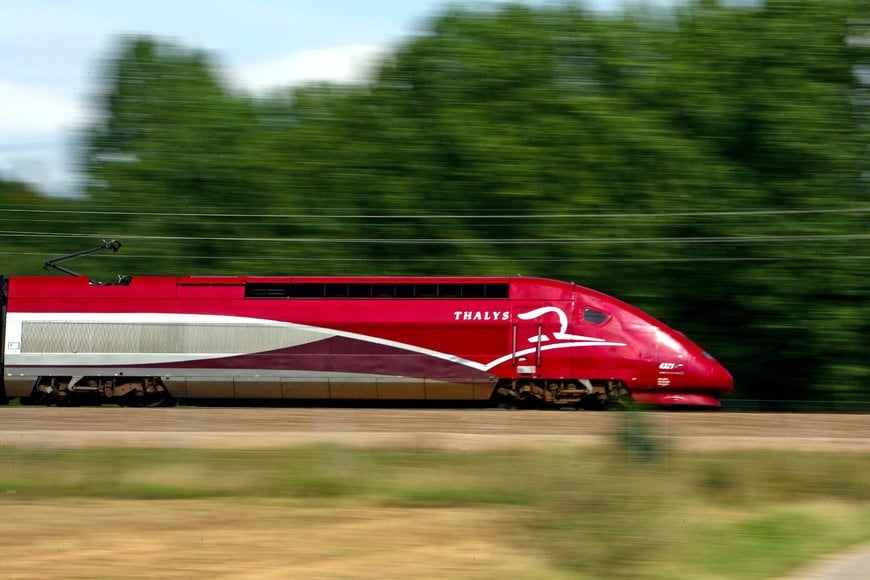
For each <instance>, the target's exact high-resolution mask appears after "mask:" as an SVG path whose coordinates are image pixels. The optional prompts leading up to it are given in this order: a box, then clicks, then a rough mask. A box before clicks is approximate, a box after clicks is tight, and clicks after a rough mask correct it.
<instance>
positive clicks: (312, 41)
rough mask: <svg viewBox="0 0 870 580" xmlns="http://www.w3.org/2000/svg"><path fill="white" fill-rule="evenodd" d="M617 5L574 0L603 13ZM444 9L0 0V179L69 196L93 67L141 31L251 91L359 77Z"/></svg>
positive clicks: (380, 1)
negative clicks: (206, 58) (194, 55)
mask: <svg viewBox="0 0 870 580" xmlns="http://www.w3.org/2000/svg"><path fill="white" fill-rule="evenodd" d="M621 1H622V0H585V1H584V2H582V3H583V5H585V6H587V7H590V8H592V9H595V10H609V9H613V8H614V7H615V6H618V5H619V4H620V3H621ZM544 2H545V0H527V1H526V3H530V4H543V3H544ZM665 2H666V0H652V2H650V3H651V4H661V3H665ZM492 3H493V2H490V1H487V0H483V1H481V0H476V2H475V3H472V5H475V4H476V5H485V4H492ZM453 4H456V3H455V2H454V3H453ZM462 4H470V3H469V2H462ZM447 5H448V3H447V2H445V1H444V0H366V1H365V2H362V1H354V0H308V1H306V2H300V1H297V0H242V1H239V0H236V1H230V0H148V1H147V2H125V1H119V0H0V177H2V178H4V179H16V180H21V181H25V182H27V183H29V184H31V185H33V186H34V187H35V188H36V189H37V190H38V191H40V192H42V193H46V194H50V195H70V194H75V193H76V192H77V187H78V180H77V179H76V175H75V173H74V168H73V160H74V157H75V150H74V142H75V135H76V131H77V130H80V129H81V128H82V127H84V126H86V125H87V123H88V120H89V118H93V116H92V115H93V111H92V110H89V106H90V104H91V103H92V102H93V101H94V95H95V94H97V92H98V89H99V81H100V80H101V76H100V75H101V72H100V71H101V65H102V63H103V62H104V61H105V60H106V59H107V58H109V57H110V56H111V55H112V54H113V49H114V47H115V46H116V44H117V40H118V38H119V37H120V36H123V35H130V34H147V35H151V36H155V37H160V38H165V39H169V40H170V41H172V42H175V43H177V44H179V45H181V46H185V47H188V48H194V49H204V50H206V51H209V52H210V53H211V54H212V55H213V57H214V58H215V59H216V60H217V62H218V63H220V64H221V66H222V67H223V71H222V72H223V74H224V75H225V77H226V78H227V79H229V80H231V82H233V83H234V84H236V85H238V86H239V87H240V88H243V89H247V90H250V91H252V92H255V93H256V92H260V91H265V90H268V89H269V88H270V87H278V86H281V87H286V86H292V85H294V84H299V83H302V82H306V81H312V80H330V81H337V82H354V81H357V82H359V81H362V80H365V78H366V72H367V71H368V70H370V69H371V67H372V66H373V65H372V63H374V62H376V61H377V58H378V56H379V55H382V54H384V53H385V52H388V51H390V50H391V49H394V48H395V47H398V46H400V45H401V44H402V43H403V42H404V41H405V40H407V39H408V38H410V37H412V36H414V35H416V34H418V33H419V32H420V31H422V30H423V29H424V28H425V26H426V23H427V22H428V21H429V20H430V19H431V18H434V17H435V16H436V15H437V14H439V13H440V12H441V11H442V10H444V9H445V7H446V6H447ZM0 201H2V200H0Z"/></svg>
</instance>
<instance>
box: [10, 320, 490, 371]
mask: <svg viewBox="0 0 870 580" xmlns="http://www.w3.org/2000/svg"><path fill="white" fill-rule="evenodd" d="M25 321H26V322H31V321H32V322H94V323H104V324H110V323H133V324H147V323H164V324H165V323H174V324H194V323H195V324H223V325H226V324H244V325H251V324H256V325H262V326H271V327H284V328H288V329H296V330H302V331H307V332H311V333H315V334H317V335H318V336H317V337H316V338H314V337H313V339H312V340H311V341H310V342H316V341H317V340H323V339H325V338H331V337H335V336H340V337H343V338H350V339H353V340H360V341H363V342H368V343H372V344H378V345H382V346H389V347H393V348H398V349H401V350H406V351H410V352H414V353H417V354H423V355H426V356H431V357H434V358H437V359H440V360H444V361H448V362H452V363H456V364H460V365H464V366H467V367H470V368H473V369H477V370H479V371H485V370H487V368H486V366H485V365H483V364H481V363H478V362H474V361H471V360H468V359H464V358H462V357H459V356H456V355H452V354H448V353H444V352H439V351H436V350H431V349H428V348H423V347H419V346H415V345H412V344H407V343H403V342H397V341H394V340H388V339H384V338H378V337H374V336H368V335H365V334H357V333H354V332H345V331H342V330H333V329H330V328H322V327H319V326H310V325H307V324H297V323H295V322H282V321H280V320H269V319H264V318H250V317H245V316H223V315H214V314H171V313H85V312H37V313H32V312H31V313H28V312H10V313H9V314H8V315H7V331H6V332H7V334H6V336H7V338H6V345H5V346H6V356H7V357H8V358H7V361H8V362H9V363H10V364H17V363H16V362H15V361H16V359H17V358H18V357H20V356H25V355H21V354H20V353H19V350H18V349H15V348H10V344H15V343H17V344H18V345H19V347H18V348H19V349H20V344H21V325H22V323H23V322H25ZM302 344H305V343H302ZM131 354H135V353H131ZM245 354H255V353H248V352H240V353H221V354H219V355H215V356H217V357H226V356H237V355H245ZM69 356H76V355H69ZM81 356H91V355H79V357H78V358H77V360H81ZM121 356H123V355H121ZM181 356H184V355H181ZM136 357H137V358H136V360H135V361H130V360H127V361H126V362H124V363H122V362H120V361H118V362H114V363H113V364H140V359H142V358H147V357H146V356H143V355H141V354H136ZM167 357H171V358H163V359H162V360H163V361H165V362H169V361H179V360H199V359H207V358H210V357H209V355H200V354H196V355H191V356H190V357H189V358H186V359H185V358H180V359H179V358H177V357H176V355H167ZM212 358H213V357H212ZM149 362H152V361H142V364H147V363H149ZM153 362H161V361H153ZM63 364H73V363H70V362H65V363H63ZM52 366H53V365H52Z"/></svg>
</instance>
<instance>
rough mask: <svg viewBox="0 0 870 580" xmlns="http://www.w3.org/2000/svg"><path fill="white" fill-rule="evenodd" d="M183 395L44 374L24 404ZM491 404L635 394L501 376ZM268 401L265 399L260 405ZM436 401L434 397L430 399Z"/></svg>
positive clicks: (621, 399)
mask: <svg viewBox="0 0 870 580" xmlns="http://www.w3.org/2000/svg"><path fill="white" fill-rule="evenodd" d="M177 402H178V400H177V399H176V398H175V397H173V395H172V393H170V391H169V389H167V388H166V385H165V384H164V383H163V381H162V380H161V379H160V377H89V376H82V377H40V378H39V379H38V380H37V382H36V385H35V386H34V388H33V391H32V392H31V394H30V396H28V397H23V398H21V404H22V405H49V406H95V405H104V404H115V405H120V406H123V407H166V406H173V405H175V404H176V403H177ZM490 402H491V404H493V405H499V406H503V407H507V408H515V409H554V408H556V409H558V408H565V407H573V408H575V409H589V410H597V409H623V408H628V407H630V406H631V404H632V398H631V394H630V393H629V391H628V389H627V388H625V385H624V384H623V383H622V382H621V381H614V380H588V379H580V380H557V381H553V380H549V381H548V380H543V379H540V380H539V379H514V380H502V381H501V382H499V383H498V385H497V386H496V388H495V389H494V391H493V394H492V398H491V399H490ZM264 403H267V401H260V404H264ZM429 403H431V401H429Z"/></svg>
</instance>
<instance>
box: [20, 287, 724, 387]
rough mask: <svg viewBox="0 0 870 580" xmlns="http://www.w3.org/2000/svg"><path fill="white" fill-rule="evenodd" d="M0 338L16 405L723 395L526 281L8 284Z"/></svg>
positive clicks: (720, 379)
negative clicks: (105, 400)
mask: <svg viewBox="0 0 870 580" xmlns="http://www.w3.org/2000/svg"><path fill="white" fill-rule="evenodd" d="M4 325H5V331H6V338H5V344H4V354H5V365H6V367H5V371H4V374H5V378H6V385H7V386H6V390H7V393H6V394H7V396H18V397H28V396H30V395H31V394H32V393H31V391H34V392H35V390H36V389H41V392H49V393H51V392H53V391H52V389H57V388H60V389H68V390H69V391H71V392H72V391H74V390H75V389H76V388H78V389H80V390H90V391H95V392H100V393H106V392H122V393H125V394H126V393H127V392H128V391H129V390H130V389H138V390H141V389H143V388H145V387H144V386H143V385H146V383H147V384H151V383H153V384H155V385H158V388H160V389H164V388H165V390H167V391H168V392H169V393H170V394H172V395H173V396H175V397H179V398H245V399H249V398H254V399H255V398H265V399H271V398H301V399H306V398H312V399H329V398H346V399H381V400H388V399H402V400H416V399H425V400H488V399H490V398H491V397H492V396H493V394H494V392H495V391H496V388H497V387H500V388H499V389H498V390H499V391H502V390H504V389H507V391H506V392H510V393H511V394H514V395H516V396H519V395H521V394H524V393H529V392H531V393H533V394H534V396H536V397H545V398H546V397H549V399H551V400H553V401H558V400H569V399H565V398H564V397H563V398H562V399H559V398H558V397H556V396H555V395H552V393H551V394H550V395H547V394H546V392H544V391H546V389H548V388H550V387H548V385H551V386H552V389H551V390H552V392H558V393H568V392H571V393H574V395H571V396H572V397H574V398H576V399H577V401H579V400H580V399H581V398H582V397H583V396H584V395H592V394H593V393H599V392H600V391H601V390H602V389H604V390H605V391H608V392H609V390H610V389H612V388H613V387H614V386H616V385H622V386H624V387H625V388H626V389H628V391H630V392H632V393H635V392H636V393H642V395H641V397H643V396H646V397H647V399H649V398H651V397H652V398H654V396H653V395H654V394H658V395H661V394H662V393H671V394H674V392H675V391H676V392H677V394H679V393H682V392H686V393H692V392H698V391H703V393H704V394H705V396H707V397H708V398H707V399H704V401H706V403H704V404H718V396H719V394H721V393H722V392H725V391H727V390H730V380H731V379H730V375H727V371H724V369H722V368H721V366H719V365H718V363H715V361H712V362H710V361H707V360H699V353H700V352H701V351H700V349H698V348H697V347H696V346H694V345H693V344H691V343H690V342H689V341H688V340H686V339H685V337H682V335H679V333H677V332H676V331H672V330H671V329H668V328H667V327H665V326H664V325H662V324H661V323H659V322H658V321H656V320H655V319H653V318H651V317H649V316H648V315H646V314H644V313H643V312H641V311H639V310H637V309H635V308H633V307H631V306H629V305H627V304H625V303H622V302H620V301H618V300H616V299H614V298H611V297H609V296H606V295H604V294H601V293H598V292H595V291H593V290H589V289H586V288H583V287H579V286H575V285H574V284H570V283H565V282H558V281H554V280H545V279H536V278H520V277H517V278H409V277H396V278H393V277H378V278H356V277H330V278H318V277H191V276H188V277H182V278H173V277H139V278H134V279H132V280H130V281H128V282H127V283H125V284H119V285H98V284H93V283H90V282H89V281H88V280H87V279H86V278H80V277H73V278H54V277H21V278H12V279H11V283H10V287H9V304H8V314H7V317H6V320H5V322H4ZM680 337H682V338H680ZM668 349H669V350H668ZM665 351H667V353H668V354H667V355H666V356H667V357H668V358H667V361H665V363H662V361H661V360H660V358H661V356H662V353H663V352H665ZM663 364H664V366H662V365H663ZM703 364H706V365H707V367H709V368H706V367H705V368H706V372H707V375H706V376H707V379H704V380H706V382H704V380H700V381H698V380H696V377H695V376H694V375H695V374H697V373H693V372H692V371H691V369H690V367H691V368H694V367H698V368H700V367H701V366H703ZM693 365H694V366H693ZM702 374H703V373H702ZM131 377H132V378H131ZM702 378H703V377H702ZM130 385H132V386H130ZM541 385H543V388H544V391H541V388H542V387H541ZM119 389H120V390H119ZM548 392H549V391H548ZM542 393H543V394H542ZM599 394H600V393H599ZM554 397H555V398H554ZM570 400H573V399H570ZM662 400H663V401H665V399H662ZM695 400H698V399H695Z"/></svg>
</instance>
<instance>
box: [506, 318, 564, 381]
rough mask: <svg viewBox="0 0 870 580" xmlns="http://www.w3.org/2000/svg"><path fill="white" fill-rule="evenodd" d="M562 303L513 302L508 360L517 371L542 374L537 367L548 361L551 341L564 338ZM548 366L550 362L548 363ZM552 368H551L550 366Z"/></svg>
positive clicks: (531, 374) (550, 356) (553, 342)
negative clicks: (541, 304) (559, 304)
mask: <svg viewBox="0 0 870 580" xmlns="http://www.w3.org/2000/svg"><path fill="white" fill-rule="evenodd" d="M566 307H567V308H569V309H570V304H568V305H566V306H565V307H563V306H554V305H547V306H537V305H534V304H524V303H522V302H519V303H517V302H515V303H514V304H513V307H512V308H513V311H512V312H511V353H512V355H511V361H512V362H513V365H514V367H515V368H516V371H517V374H520V375H527V376H534V375H542V374H546V373H545V372H544V371H542V370H541V367H542V366H543V365H544V364H546V363H548V362H551V359H552V358H553V353H552V352H550V351H551V350H552V349H553V348H555V345H556V344H557V343H558V342H560V341H562V340H564V338H565V336H566V331H567V328H568V314H567V313H566V312H565V308H566ZM548 366H550V365H548ZM551 370H552V369H551Z"/></svg>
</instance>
